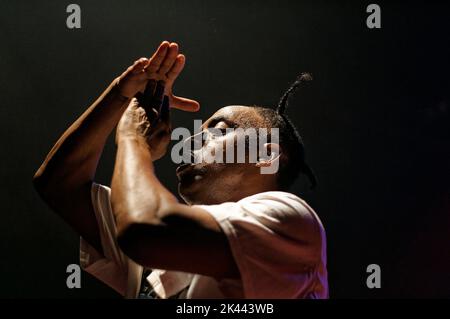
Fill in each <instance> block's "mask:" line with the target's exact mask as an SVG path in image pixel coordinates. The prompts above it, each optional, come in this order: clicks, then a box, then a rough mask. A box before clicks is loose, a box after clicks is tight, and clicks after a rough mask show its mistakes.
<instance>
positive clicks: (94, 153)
mask: <svg viewBox="0 0 450 319" xmlns="http://www.w3.org/2000/svg"><path fill="white" fill-rule="evenodd" d="M116 83H117V80H114V81H113V82H112V83H111V85H110V86H109V87H108V88H107V89H106V90H105V91H104V92H103V93H102V95H101V96H100V97H99V98H98V99H97V100H96V101H95V102H94V103H93V104H92V105H91V106H90V107H89V108H88V109H87V110H86V111H85V112H84V113H83V114H82V115H81V116H80V118H78V119H77V120H76V121H75V122H74V123H73V124H72V125H71V126H70V127H69V128H68V129H67V130H66V132H64V134H63V135H62V136H61V137H60V138H59V140H58V141H57V142H56V144H55V145H54V146H53V148H52V149H51V151H50V152H49V154H48V155H47V157H46V159H45V161H44V162H43V164H42V165H41V167H40V168H39V169H38V171H37V172H36V174H35V179H34V180H35V183H36V184H38V185H39V184H41V187H42V188H45V187H46V186H49V185H51V184H52V182H55V181H58V184H61V182H62V181H65V183H66V184H69V185H76V184H79V183H85V182H87V181H89V180H92V179H93V177H94V174H95V170H96V167H97V163H98V160H99V158H100V156H101V153H102V150H103V147H104V145H105V142H106V140H107V138H108V136H109V134H110V133H111V132H112V130H113V129H114V127H115V126H116V125H117V122H118V121H119V119H120V117H121V115H122V113H123V112H124V110H125V109H126V106H127V105H128V103H129V99H128V98H126V97H123V96H121V95H120V93H119V91H118V89H117V85H116Z"/></svg>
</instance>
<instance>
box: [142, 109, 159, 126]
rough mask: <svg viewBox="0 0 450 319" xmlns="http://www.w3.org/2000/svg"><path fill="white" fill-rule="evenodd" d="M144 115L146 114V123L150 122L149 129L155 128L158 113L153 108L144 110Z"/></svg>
mask: <svg viewBox="0 0 450 319" xmlns="http://www.w3.org/2000/svg"><path fill="white" fill-rule="evenodd" d="M145 114H147V118H148V121H149V122H150V127H155V126H156V124H157V123H158V121H159V113H158V111H157V110H155V109H154V108H151V109H150V110H148V111H147V110H146V111H145Z"/></svg>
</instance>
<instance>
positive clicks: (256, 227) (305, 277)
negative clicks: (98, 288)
mask: <svg viewBox="0 0 450 319" xmlns="http://www.w3.org/2000/svg"><path fill="white" fill-rule="evenodd" d="M110 194H111V190H110V189H109V188H108V187H106V186H103V185H99V184H95V183H94V184H93V186H92V192H91V195H92V204H93V207H94V211H95V215H96V218H97V222H98V225H99V229H100V238H101V244H102V248H103V254H104V255H101V254H99V253H98V252H97V251H96V250H95V249H94V248H93V247H92V246H90V245H89V244H88V243H87V242H86V241H85V240H83V239H82V238H81V243H80V265H81V267H82V268H83V269H84V270H86V271H87V272H89V273H90V274H92V275H93V276H95V277H97V278H98V279H100V280H101V281H103V282H104V283H106V284H107V285H109V286H110V287H112V288H113V289H115V290H116V291H117V292H119V293H120V294H122V295H123V296H125V297H126V298H135V297H136V296H137V294H138V292H139V288H140V284H141V283H140V281H141V277H142V271H143V267H141V266H139V265H137V264H136V263H134V262H133V261H132V260H130V259H129V258H128V257H126V256H125V255H124V254H123V252H122V251H121V250H120V248H119V247H118V244H117V241H116V236H115V234H116V225H115V220H114V215H113V212H112V209H111V202H110ZM199 207H201V208H203V209H204V210H206V211H208V212H209V213H210V214H211V215H212V216H213V217H214V218H215V219H216V221H217V222H218V223H219V225H220V227H221V229H222V230H223V232H224V234H225V235H226V237H227V239H228V242H229V245H230V249H231V252H232V254H233V256H234V259H235V262H236V264H237V266H238V268H239V272H240V275H241V276H240V279H222V280H216V279H215V278H212V277H208V276H203V275H199V274H189V273H183V272H178V271H166V270H158V269H154V270H153V271H152V273H151V274H150V275H149V276H148V277H147V281H148V282H149V283H150V285H151V286H152V287H153V289H154V290H155V292H156V293H157V294H158V295H159V297H161V298H168V297H170V296H173V295H175V294H177V293H179V292H180V291H181V290H183V289H185V288H187V289H185V292H183V293H182V295H181V296H180V297H179V298H187V299H194V298H286V299H287V298H289V299H291V298H328V282H327V269H326V237H325V230H324V228H323V225H322V223H321V221H320V219H319V217H318V216H317V214H316V213H315V212H314V210H313V209H312V208H311V207H309V205H308V204H307V203H306V202H305V201H304V200H302V199H300V198H299V197H297V196H295V195H293V194H290V193H286V192H278V191H277V192H264V193H259V194H256V195H253V196H249V197H246V198H244V199H242V200H240V201H238V202H228V203H223V204H220V205H199ZM292 269H295V271H292Z"/></svg>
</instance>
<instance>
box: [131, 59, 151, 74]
mask: <svg viewBox="0 0 450 319" xmlns="http://www.w3.org/2000/svg"><path fill="white" fill-rule="evenodd" d="M147 63H148V59H147V58H140V59H139V60H136V61H135V62H134V64H133V65H132V66H131V67H130V72H132V73H133V74H139V73H141V72H142V71H143V70H144V67H145V66H146V65H147Z"/></svg>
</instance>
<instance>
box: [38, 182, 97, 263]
mask: <svg viewBox="0 0 450 319" xmlns="http://www.w3.org/2000/svg"><path fill="white" fill-rule="evenodd" d="M41 183H42V182H41V181H40V180H39V178H35V179H34V186H35V188H36V190H37V191H38V193H39V194H40V196H41V197H42V199H43V200H44V201H45V202H46V203H47V204H48V205H49V207H50V208H51V209H52V210H53V211H55V212H56V213H57V214H58V215H59V216H60V217H62V218H63V219H64V221H66V222H67V223H68V224H69V225H70V226H71V227H72V228H73V229H74V230H75V231H76V232H77V233H78V234H79V235H80V236H81V237H83V238H84V239H85V240H86V241H87V242H88V243H89V244H90V245H92V246H93V247H94V248H95V249H96V250H97V251H98V252H99V253H101V254H102V252H103V249H102V245H101V240H100V233H99V227H98V223H97V219H96V217H95V212H94V207H93V204H92V197H91V189H92V181H89V182H86V183H84V184H82V185H80V186H77V187H73V188H70V187H67V186H64V185H62V183H61V184H59V187H56V188H55V189H48V188H46V187H44V186H41ZM42 184H43V183H42Z"/></svg>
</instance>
